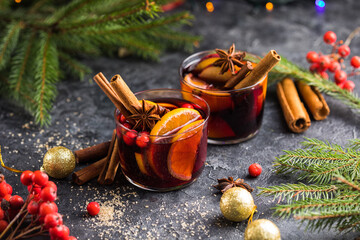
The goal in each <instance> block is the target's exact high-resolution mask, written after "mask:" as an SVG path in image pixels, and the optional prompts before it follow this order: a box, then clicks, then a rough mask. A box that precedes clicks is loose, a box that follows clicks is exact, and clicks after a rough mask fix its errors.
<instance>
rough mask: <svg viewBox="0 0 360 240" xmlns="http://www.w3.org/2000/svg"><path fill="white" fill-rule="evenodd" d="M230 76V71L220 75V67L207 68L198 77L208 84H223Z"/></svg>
mask: <svg viewBox="0 0 360 240" xmlns="http://www.w3.org/2000/svg"><path fill="white" fill-rule="evenodd" d="M231 76H232V74H231V72H230V71H226V72H225V73H224V74H221V67H216V66H209V67H207V68H205V69H204V70H202V71H201V73H199V77H200V78H201V79H203V80H205V81H206V82H208V83H214V84H224V83H225V82H226V81H227V80H228V79H230V78H231Z"/></svg>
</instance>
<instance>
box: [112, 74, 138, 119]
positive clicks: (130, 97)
mask: <svg viewBox="0 0 360 240" xmlns="http://www.w3.org/2000/svg"><path fill="white" fill-rule="evenodd" d="M110 85H111V86H112V88H113V89H114V91H115V92H116V93H117V95H118V96H119V99H120V101H121V103H122V105H123V106H124V107H125V108H126V110H127V111H129V112H130V113H132V114H135V113H136V111H135V110H136V109H140V108H141V104H140V102H139V100H138V99H137V98H136V96H135V95H134V93H133V92H132V91H131V90H130V88H129V87H128V85H127V84H126V83H125V81H124V80H123V79H122V77H121V76H120V75H119V74H116V75H115V76H113V77H112V78H111V80H110ZM134 108H135V109H134Z"/></svg>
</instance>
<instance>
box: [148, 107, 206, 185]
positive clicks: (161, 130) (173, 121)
mask: <svg viewBox="0 0 360 240" xmlns="http://www.w3.org/2000/svg"><path fill="white" fill-rule="evenodd" d="M201 118H202V117H201V114H200V113H199V112H198V111H197V110H195V109H191V108H177V109H174V110H172V111H170V112H168V113H166V114H165V115H164V116H163V117H162V118H161V120H159V121H158V122H157V123H156V124H155V126H154V127H153V129H152V130H151V132H150V140H151V141H152V142H153V143H152V144H150V147H149V149H148V152H147V157H148V163H149V165H150V167H151V169H152V170H153V172H154V173H155V174H156V175H157V176H158V177H160V178H162V179H164V178H166V176H167V175H169V173H168V172H167V170H166V167H164V166H163V163H164V162H163V160H164V159H158V156H161V154H160V152H161V151H164V149H162V147H163V145H164V144H162V143H161V137H154V135H155V136H161V135H164V134H166V135H169V134H172V133H176V132H177V131H179V130H181V128H183V127H184V126H185V125H186V124H188V123H189V122H194V121H196V120H199V119H201ZM165 166H166V165H165ZM165 170H166V171H165Z"/></svg>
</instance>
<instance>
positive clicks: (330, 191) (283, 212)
mask: <svg viewBox="0 0 360 240" xmlns="http://www.w3.org/2000/svg"><path fill="white" fill-rule="evenodd" d="M349 142H350V146H349V147H341V146H339V145H336V144H330V143H329V142H327V141H320V140H318V139H310V138H307V139H306V141H305V142H303V146H304V147H305V149H296V150H293V151H284V152H285V154H284V155H282V156H280V157H278V158H277V159H276V161H275V164H274V167H275V171H276V172H277V173H281V174H289V173H291V174H295V175H294V176H296V178H297V179H298V180H301V181H304V180H307V181H308V182H310V183H312V184H310V185H306V184H305V183H295V184H282V185H279V186H270V187H263V188H259V189H260V190H261V192H260V194H262V195H267V196H274V199H275V200H276V199H277V201H278V203H280V202H284V201H285V202H286V203H285V204H278V205H277V206H276V207H275V208H274V210H275V214H276V215H278V216H280V217H286V218H287V217H290V216H294V218H295V219H297V220H301V221H302V222H306V223H307V228H308V230H310V231H314V230H319V231H320V230H324V229H326V228H333V227H334V228H336V229H338V230H339V231H351V230H355V231H358V230H360V170H359V168H360V167H359V165H360V151H359V143H360V139H354V140H351V141H349Z"/></svg>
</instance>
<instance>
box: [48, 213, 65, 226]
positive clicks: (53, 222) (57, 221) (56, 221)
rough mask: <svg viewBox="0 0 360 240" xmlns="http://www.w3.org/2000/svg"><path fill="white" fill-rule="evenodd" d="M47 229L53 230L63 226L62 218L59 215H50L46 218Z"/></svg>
mask: <svg viewBox="0 0 360 240" xmlns="http://www.w3.org/2000/svg"><path fill="white" fill-rule="evenodd" d="M44 224H45V228H47V229H49V228H53V227H56V226H57V225H61V224H63V219H62V216H61V215H60V214H59V213H49V214H47V215H46V216H45V218H44Z"/></svg>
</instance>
